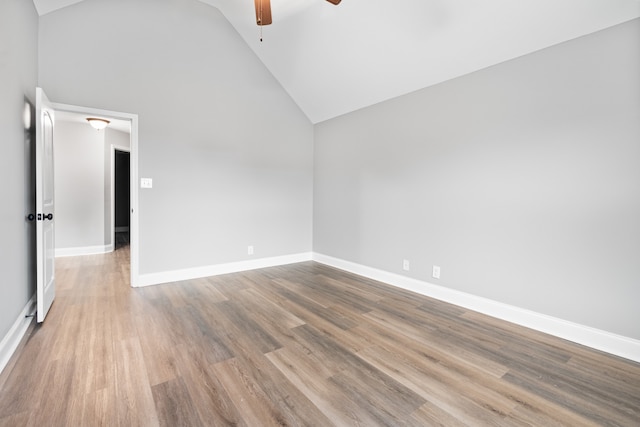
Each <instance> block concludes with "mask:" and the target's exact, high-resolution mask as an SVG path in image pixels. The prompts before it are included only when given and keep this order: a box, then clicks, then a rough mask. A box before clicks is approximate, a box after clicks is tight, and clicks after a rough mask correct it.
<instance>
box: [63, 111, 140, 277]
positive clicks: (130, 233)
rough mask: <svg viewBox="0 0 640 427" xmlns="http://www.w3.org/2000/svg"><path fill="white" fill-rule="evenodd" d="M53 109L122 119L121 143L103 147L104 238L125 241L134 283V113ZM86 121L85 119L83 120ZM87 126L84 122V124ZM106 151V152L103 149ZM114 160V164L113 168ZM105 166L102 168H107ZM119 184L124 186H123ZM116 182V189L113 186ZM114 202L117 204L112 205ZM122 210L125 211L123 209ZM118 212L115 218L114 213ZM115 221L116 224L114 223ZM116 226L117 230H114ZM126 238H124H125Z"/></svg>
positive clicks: (115, 242) (114, 244) (136, 271)
mask: <svg viewBox="0 0 640 427" xmlns="http://www.w3.org/2000/svg"><path fill="white" fill-rule="evenodd" d="M52 104H53V108H54V109H55V111H56V112H61V113H73V114H77V115H81V116H83V117H102V118H105V119H108V120H110V121H112V122H124V123H126V124H127V127H128V130H129V138H128V141H126V142H125V143H123V144H121V143H119V142H118V143H116V144H111V145H110V147H108V148H107V150H109V151H107V153H109V155H108V156H107V157H106V158H105V160H106V161H107V162H108V163H109V165H106V164H105V167H106V168H109V169H111V174H110V175H111V178H110V179H109V180H108V181H106V182H105V186H108V187H110V191H109V192H107V193H106V194H105V198H104V199H105V204H106V203H109V204H110V209H108V210H107V211H106V212H105V214H104V215H105V220H106V221H105V224H104V228H105V230H104V231H105V235H104V237H105V239H107V237H108V240H110V242H105V243H107V245H105V246H110V247H111V248H113V249H114V250H115V249H116V248H118V245H119V244H123V245H124V244H125V243H126V244H127V245H128V246H129V252H130V261H129V262H130V284H131V286H133V287H136V286H138V280H139V279H138V276H139V264H138V192H137V186H136V185H135V184H136V182H137V179H138V178H137V176H138V172H137V163H138V162H137V149H138V116H137V115H136V114H130V113H122V112H116V111H108V110H101V109H96V108H90V107H82V106H75V105H67V104H59V103H52ZM85 124H86V121H85ZM87 126H88V124H87ZM105 154H106V153H105ZM116 162H118V167H117V168H116ZM109 169H106V170H107V171H108V170H109ZM123 185H124V186H125V187H126V188H123ZM116 186H118V189H116ZM116 204H117V205H118V207H116ZM125 210H126V212H125ZM117 215H118V218H116V216H117ZM116 224H117V225H116ZM116 228H117V230H118V232H116ZM125 239H126V241H125Z"/></svg>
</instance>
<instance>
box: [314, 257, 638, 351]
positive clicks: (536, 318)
mask: <svg viewBox="0 0 640 427" xmlns="http://www.w3.org/2000/svg"><path fill="white" fill-rule="evenodd" d="M313 260H314V261H317V262H319V263H321V264H326V265H329V266H332V267H335V268H339V269H341V270H345V271H349V272H351V273H355V274H358V275H360V276H364V277H368V278H370V279H373V280H377V281H380V282H384V283H387V284H389V285H392V286H396V287H399V288H402V289H406V290H409V291H412V292H416V293H418V294H422V295H426V296H428V297H432V298H435V299H438V300H441V301H445V302H448V303H451V304H455V305H458V306H461V307H464V308H467V309H470V310H473V311H477V312H480V313H483V314H486V315H489V316H492V317H496V318H498V319H502V320H506V321H508V322H511V323H515V324H518V325H521V326H526V327H527V328H531V329H535V330H537V331H540V332H544V333H547V334H550V335H554V336H556V337H559V338H563V339H566V340H569V341H573V342H575V343H578V344H582V345H586V346H588V347H591V348H594V349H597V350H601V351H604V352H606V353H610V354H613V355H616V356H620V357H623V358H625V359H629V360H633V361H635V362H640V341H639V340H636V339H633V338H628V337H624V336H621V335H616V334H613V333H610V332H606V331H603V330H600V329H596V328H592V327H590V326H584V325H580V324H578V323H573V322H569V321H566V320H562V319H558V318H556V317H552V316H547V315H545V314H541V313H537V312H534V311H531V310H526V309H522V308H519V307H515V306H512V305H509V304H504V303H501V302H497V301H493V300H490V299H487V298H483V297H478V296H475V295H472V294H468V293H465V292H461V291H456V290H454V289H449V288H445V287H443V286H438V285H434V284H431V283H428V282H424V281H421V280H417V279H412V278H409V277H405V276H401V275H399V274H395V273H389V272H387V271H383V270H378V269H376V268H372V267H367V266H364V265H360V264H356V263H353V262H350V261H345V260H342V259H338V258H333V257H330V256H327V255H322V254H318V253H313Z"/></svg>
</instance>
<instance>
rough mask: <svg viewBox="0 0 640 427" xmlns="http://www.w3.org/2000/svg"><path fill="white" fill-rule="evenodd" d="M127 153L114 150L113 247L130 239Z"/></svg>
mask: <svg viewBox="0 0 640 427" xmlns="http://www.w3.org/2000/svg"><path fill="white" fill-rule="evenodd" d="M129 157H130V156H129V153H128V152H126V151H119V150H115V162H114V174H115V176H114V193H115V195H114V202H115V205H114V216H115V218H114V227H115V229H114V231H115V249H116V250H117V249H118V248H121V247H123V246H127V245H128V244H129V241H130V237H129V232H130V219H131V216H130V214H129V213H130V212H131V207H130V203H131V197H130V188H131V187H130V182H129V173H130V172H129V171H130V163H129Z"/></svg>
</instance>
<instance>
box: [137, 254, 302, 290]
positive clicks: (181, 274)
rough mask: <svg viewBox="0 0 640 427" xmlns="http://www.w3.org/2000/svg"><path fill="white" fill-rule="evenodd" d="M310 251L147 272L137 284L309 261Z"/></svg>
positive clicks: (172, 280)
mask: <svg viewBox="0 0 640 427" xmlns="http://www.w3.org/2000/svg"><path fill="white" fill-rule="evenodd" d="M311 259H312V255H311V252H304V253H299V254H292V255H283V256H276V257H271V258H260V259H252V260H247V261H238V262H229V263H226V264H216V265H208V266H204V267H195V268H187V269H183V270H173V271H163V272H160V273H147V274H141V275H140V276H139V281H138V284H137V285H138V286H150V285H159V284H161V283H169V282H179V281H181V280H191V279H198V278H201V277H209V276H218V275H220V274H229V273H238V272H240V271H247V270H255V269H258V268H266V267H276V266H279V265H286V264H294V263H297V262H304V261H311Z"/></svg>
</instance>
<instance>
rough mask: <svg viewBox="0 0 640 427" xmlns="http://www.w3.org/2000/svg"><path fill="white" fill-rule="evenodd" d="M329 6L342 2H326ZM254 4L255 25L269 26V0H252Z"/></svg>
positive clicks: (334, 0)
mask: <svg viewBox="0 0 640 427" xmlns="http://www.w3.org/2000/svg"><path fill="white" fill-rule="evenodd" d="M327 1H328V2H329V3H331V4H335V5H337V4H338V3H340V2H341V1H342V0H327ZM254 2H255V4H256V23H257V24H258V25H259V26H263V25H269V24H271V22H272V20H271V0H254Z"/></svg>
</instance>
